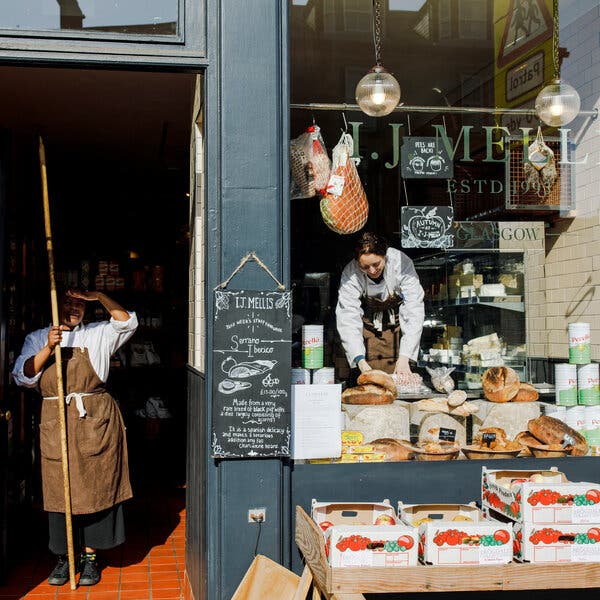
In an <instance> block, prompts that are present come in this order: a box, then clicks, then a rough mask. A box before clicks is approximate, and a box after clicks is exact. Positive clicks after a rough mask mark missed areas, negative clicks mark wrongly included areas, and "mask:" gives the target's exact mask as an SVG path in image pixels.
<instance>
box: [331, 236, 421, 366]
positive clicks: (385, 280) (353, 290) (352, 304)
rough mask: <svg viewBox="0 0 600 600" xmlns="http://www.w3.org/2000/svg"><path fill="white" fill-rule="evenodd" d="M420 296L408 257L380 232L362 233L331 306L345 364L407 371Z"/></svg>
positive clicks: (413, 354)
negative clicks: (335, 304) (335, 301)
mask: <svg viewBox="0 0 600 600" xmlns="http://www.w3.org/2000/svg"><path fill="white" fill-rule="evenodd" d="M423 296H424V294H423V288H422V287H421V284H420V282H419V277H418V276H417V273H416V271H415V268H414V266H413V263H412V260H410V258H409V257H408V256H406V254H404V253H403V252H400V250H396V249H395V248H390V247H389V246H388V244H387V242H386V241H385V240H384V239H383V238H382V237H380V236H378V235H376V234H374V233H363V235H362V236H361V237H360V239H359V241H358V245H357V246H356V248H355V251H354V260H351V261H350V262H349V263H348V264H347V265H346V267H345V268H344V271H343V272H342V278H341V282H340V288H339V292H338V303H337V307H336V311H335V313H336V319H337V330H338V333H339V335H340V339H341V342H342V346H343V347H344V351H345V353H346V358H347V359H348V363H349V364H350V366H351V367H358V369H360V371H361V372H364V371H368V370H370V369H380V370H382V371H386V372H387V373H392V372H393V373H396V374H397V375H404V376H406V377H410V376H411V369H410V363H409V361H410V360H411V359H413V360H416V358H417V355H418V352H419V343H420V341H421V332H422V330H423V320H424V317H425V310H424V306H423ZM400 334H402V336H401V335H400Z"/></svg>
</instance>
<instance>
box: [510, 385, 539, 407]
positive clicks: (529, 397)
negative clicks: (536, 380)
mask: <svg viewBox="0 0 600 600" xmlns="http://www.w3.org/2000/svg"><path fill="white" fill-rule="evenodd" d="M539 397H540V395H539V394H538V391H537V390H536V389H535V388H534V387H533V386H532V385H530V384H529V383H521V384H520V385H519V391H518V392H517V395H516V396H515V397H514V398H513V399H512V400H511V402H535V401H536V400H537V399H538V398H539Z"/></svg>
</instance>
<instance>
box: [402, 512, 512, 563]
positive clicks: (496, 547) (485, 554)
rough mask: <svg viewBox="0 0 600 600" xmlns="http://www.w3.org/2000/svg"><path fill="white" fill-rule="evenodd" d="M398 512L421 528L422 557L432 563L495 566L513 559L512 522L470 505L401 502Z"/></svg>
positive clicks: (408, 522)
mask: <svg viewBox="0 0 600 600" xmlns="http://www.w3.org/2000/svg"><path fill="white" fill-rule="evenodd" d="M398 515H399V516H400V518H401V519H402V521H404V522H405V523H406V524H410V525H413V526H415V527H418V531H419V558H420V560H421V561H422V562H424V563H425V564H431V565H494V564H506V563H509V562H511V560H512V556H513V528H512V523H501V522H499V521H496V520H495V519H492V518H489V517H486V516H485V515H484V514H483V513H482V512H481V511H480V510H479V509H478V508H477V507H476V506H475V503H474V502H472V503H470V504H412V505H411V504H407V505H404V504H402V503H401V502H399V503H398Z"/></svg>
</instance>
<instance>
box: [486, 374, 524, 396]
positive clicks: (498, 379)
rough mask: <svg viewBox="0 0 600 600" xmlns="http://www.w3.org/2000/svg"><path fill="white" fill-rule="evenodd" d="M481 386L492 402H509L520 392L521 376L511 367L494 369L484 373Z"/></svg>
mask: <svg viewBox="0 0 600 600" xmlns="http://www.w3.org/2000/svg"><path fill="white" fill-rule="evenodd" d="M481 384H482V386H483V393H484V395H485V397H486V398H487V399H488V400H490V401H491V402H508V401H509V400H512V399H513V398H514V397H515V396H516V395H517V393H518V392H519V385H520V381H519V376H518V375H517V373H516V372H515V371H514V370H513V369H511V368H510V367H492V368H491V369H487V370H486V371H484V373H483V376H482V379H481Z"/></svg>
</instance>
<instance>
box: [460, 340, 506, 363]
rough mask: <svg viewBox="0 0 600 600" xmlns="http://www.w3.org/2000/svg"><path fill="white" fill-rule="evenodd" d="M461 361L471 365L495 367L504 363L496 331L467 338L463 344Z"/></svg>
mask: <svg viewBox="0 0 600 600" xmlns="http://www.w3.org/2000/svg"><path fill="white" fill-rule="evenodd" d="M463 362H464V363H465V364H468V365H470V366H472V367H497V366H501V365H503V364H504V359H503V358H502V345H501V343H500V339H499V338H498V334H497V333H490V334H489V335H484V336H481V337H477V338H473V339H472V340H469V341H468V342H467V343H466V344H465V345H464V346H463Z"/></svg>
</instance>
